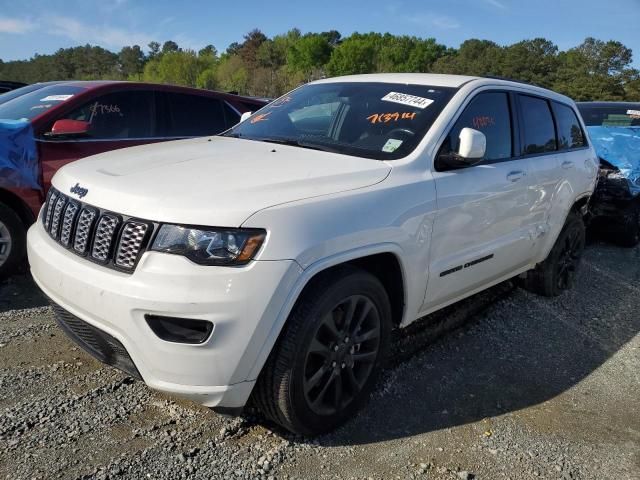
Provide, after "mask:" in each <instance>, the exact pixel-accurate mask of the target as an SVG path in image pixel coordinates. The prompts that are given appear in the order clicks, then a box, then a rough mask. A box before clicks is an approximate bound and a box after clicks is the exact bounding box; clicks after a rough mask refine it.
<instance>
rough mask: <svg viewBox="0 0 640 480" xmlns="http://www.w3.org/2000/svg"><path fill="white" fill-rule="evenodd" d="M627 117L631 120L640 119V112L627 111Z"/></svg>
mask: <svg viewBox="0 0 640 480" xmlns="http://www.w3.org/2000/svg"><path fill="white" fill-rule="evenodd" d="M627 115H629V116H630V117H631V118H640V110H627Z"/></svg>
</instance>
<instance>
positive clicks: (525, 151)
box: [517, 94, 564, 242]
mask: <svg viewBox="0 0 640 480" xmlns="http://www.w3.org/2000/svg"><path fill="white" fill-rule="evenodd" d="M517 97H518V105H519V112H520V125H521V127H522V128H521V129H520V140H521V142H520V143H521V145H522V147H521V151H520V155H521V156H522V158H527V159H528V160H529V165H530V169H531V178H532V182H531V189H532V192H534V193H535V202H534V203H533V204H532V205H531V214H532V215H533V219H532V221H533V224H534V225H533V228H534V240H535V241H536V242H537V241H538V240H539V239H541V238H542V237H543V236H544V235H546V234H547V233H548V231H549V214H550V212H551V206H552V205H553V203H554V202H557V198H556V197H557V192H558V189H559V188H560V182H561V180H562V179H563V177H564V175H563V174H562V172H561V170H562V168H563V167H561V165H560V160H559V157H558V142H557V138H556V137H557V135H556V133H557V127H556V123H555V122H554V117H553V115H552V110H551V102H550V101H549V100H548V99H546V98H544V97H538V96H533V95H525V94H518V96H517Z"/></svg>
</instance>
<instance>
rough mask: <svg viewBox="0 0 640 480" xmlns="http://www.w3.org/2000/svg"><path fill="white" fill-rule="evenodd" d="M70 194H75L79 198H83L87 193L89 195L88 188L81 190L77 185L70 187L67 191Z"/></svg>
mask: <svg viewBox="0 0 640 480" xmlns="http://www.w3.org/2000/svg"><path fill="white" fill-rule="evenodd" d="M69 191H70V192H71V193H75V194H76V195H78V196H79V197H80V198H82V197H84V196H85V195H86V194H87V193H89V189H88V188H82V187H81V186H80V184H79V183H76V184H75V186H73V187H71V190H69Z"/></svg>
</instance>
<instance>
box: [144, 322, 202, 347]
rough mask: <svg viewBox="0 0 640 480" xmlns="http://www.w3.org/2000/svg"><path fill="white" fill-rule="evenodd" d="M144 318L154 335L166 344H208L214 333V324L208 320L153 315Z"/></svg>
mask: <svg viewBox="0 0 640 480" xmlns="http://www.w3.org/2000/svg"><path fill="white" fill-rule="evenodd" d="M144 318H145V320H146V321H147V324H148V325H149V328H151V330H152V331H153V333H155V334H156V335H157V336H158V338H160V339H161V340H164V341H166V342H173V343H187V344H190V345H197V344H201V343H204V342H206V341H207V339H208V338H209V337H210V336H211V332H212V331H213V323H211V322H209V321H208V320H197V319H195V318H180V317H165V316H162V315H151V314H146V315H145V316H144Z"/></svg>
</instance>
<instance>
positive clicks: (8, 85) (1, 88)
mask: <svg viewBox="0 0 640 480" xmlns="http://www.w3.org/2000/svg"><path fill="white" fill-rule="evenodd" d="M24 86H26V83H21V82H7V81H4V80H0V95H3V94H4V93H6V92H10V91H12V90H15V89H16V88H20V87H24Z"/></svg>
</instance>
